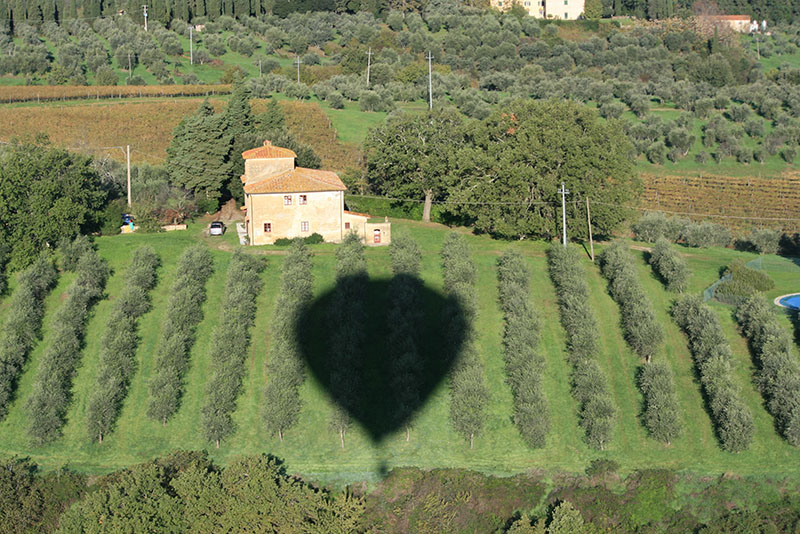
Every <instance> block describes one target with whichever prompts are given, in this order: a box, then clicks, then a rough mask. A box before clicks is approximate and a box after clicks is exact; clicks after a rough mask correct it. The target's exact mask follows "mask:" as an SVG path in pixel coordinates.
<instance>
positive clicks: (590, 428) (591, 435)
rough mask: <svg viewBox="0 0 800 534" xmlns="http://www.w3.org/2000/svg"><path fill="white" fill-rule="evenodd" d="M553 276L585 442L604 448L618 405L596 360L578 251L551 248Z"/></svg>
mask: <svg viewBox="0 0 800 534" xmlns="http://www.w3.org/2000/svg"><path fill="white" fill-rule="evenodd" d="M547 259H548V267H549V272H550V278H551V279H552V281H553V284H554V285H555V287H556V292H557V293H558V303H559V306H560V308H561V324H562V325H563V326H564V330H565V331H566V334H567V350H568V351H569V355H570V361H571V363H572V366H573V373H572V394H573V396H574V397H575V399H576V400H577V401H578V403H579V404H580V419H581V426H582V427H583V429H584V431H585V432H586V442H587V443H588V444H589V445H590V446H592V447H595V448H597V449H601V450H602V449H603V448H604V447H605V446H606V444H607V443H608V442H609V441H611V435H612V433H613V431H614V419H615V418H616V408H615V406H614V403H613V402H612V400H611V393H610V392H609V389H608V380H607V378H606V376H605V375H604V374H603V371H602V370H601V369H600V366H599V365H598V364H597V361H596V360H595V359H594V358H595V354H596V353H597V352H598V351H599V349H598V347H597V340H598V338H599V337H600V334H599V332H598V330H597V321H596V320H595V316H594V312H593V311H592V308H591V306H590V305H589V289H588V287H587V285H586V280H585V276H586V273H585V272H584V270H583V268H582V267H581V264H580V256H579V254H578V251H577V250H575V249H573V248H564V247H560V246H554V247H551V248H550V250H549V252H548V255H547Z"/></svg>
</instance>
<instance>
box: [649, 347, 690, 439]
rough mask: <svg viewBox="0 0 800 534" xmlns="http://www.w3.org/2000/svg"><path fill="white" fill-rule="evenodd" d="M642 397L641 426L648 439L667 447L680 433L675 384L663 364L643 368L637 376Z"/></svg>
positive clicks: (650, 364) (657, 363)
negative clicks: (644, 428) (647, 433)
mask: <svg viewBox="0 0 800 534" xmlns="http://www.w3.org/2000/svg"><path fill="white" fill-rule="evenodd" d="M639 387H640V388H641V390H642V395H643V396H644V414H643V418H644V425H645V426H646V427H647V430H648V431H649V432H650V435H651V436H653V437H654V438H656V439H657V440H659V441H663V442H665V443H670V442H671V441H672V440H673V439H675V438H676V437H677V436H679V435H680V433H681V421H680V415H679V409H678V399H677V396H676V394H675V384H674V381H673V378H672V373H671V372H670V370H669V366H668V365H667V364H666V363H664V362H654V363H648V364H645V365H644V366H643V367H642V371H641V374H640V376H639Z"/></svg>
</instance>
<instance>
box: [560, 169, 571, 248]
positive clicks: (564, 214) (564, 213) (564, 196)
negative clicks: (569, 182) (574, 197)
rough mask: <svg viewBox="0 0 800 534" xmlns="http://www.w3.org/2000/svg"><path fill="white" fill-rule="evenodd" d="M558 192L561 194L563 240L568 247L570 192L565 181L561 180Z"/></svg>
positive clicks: (565, 246)
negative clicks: (568, 203)
mask: <svg viewBox="0 0 800 534" xmlns="http://www.w3.org/2000/svg"><path fill="white" fill-rule="evenodd" d="M558 194H559V195H561V230H562V234H563V235H562V238H561V242H562V243H563V244H564V248H567V195H568V194H569V189H567V188H566V187H564V182H561V189H559V190H558Z"/></svg>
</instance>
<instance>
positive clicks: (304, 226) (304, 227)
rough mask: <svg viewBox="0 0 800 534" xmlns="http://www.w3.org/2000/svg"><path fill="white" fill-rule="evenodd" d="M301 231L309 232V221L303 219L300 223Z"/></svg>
mask: <svg viewBox="0 0 800 534" xmlns="http://www.w3.org/2000/svg"><path fill="white" fill-rule="evenodd" d="M300 231H301V232H308V221H303V222H301V223H300Z"/></svg>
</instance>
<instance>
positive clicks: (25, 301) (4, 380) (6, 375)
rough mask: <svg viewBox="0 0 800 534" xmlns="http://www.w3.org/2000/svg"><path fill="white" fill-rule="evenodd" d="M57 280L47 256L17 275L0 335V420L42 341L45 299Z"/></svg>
mask: <svg viewBox="0 0 800 534" xmlns="http://www.w3.org/2000/svg"><path fill="white" fill-rule="evenodd" d="M57 279H58V273H57V272H56V269H55V266H54V265H53V259H52V257H51V256H50V255H49V254H48V253H46V252H43V253H42V254H40V255H39V257H38V259H37V260H36V261H35V262H34V263H33V265H31V266H30V267H28V268H27V269H25V270H24V271H22V273H20V275H19V283H18V284H17V287H16V289H15V290H14V294H13V295H12V297H11V303H10V304H9V309H8V311H7V312H6V320H5V324H4V325H3V331H2V334H0V420H3V419H5V417H6V415H8V405H9V404H10V403H11V401H12V400H14V394H15V393H16V389H17V382H18V380H19V377H20V374H22V367H23V366H24V365H25V362H26V360H27V359H28V356H29V355H30V352H31V350H33V347H34V346H36V343H37V342H38V341H39V340H40V339H41V329H42V319H43V318H44V298H45V297H46V296H47V293H48V292H49V291H50V289H51V288H52V287H53V286H54V285H55V283H56V280H57Z"/></svg>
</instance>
